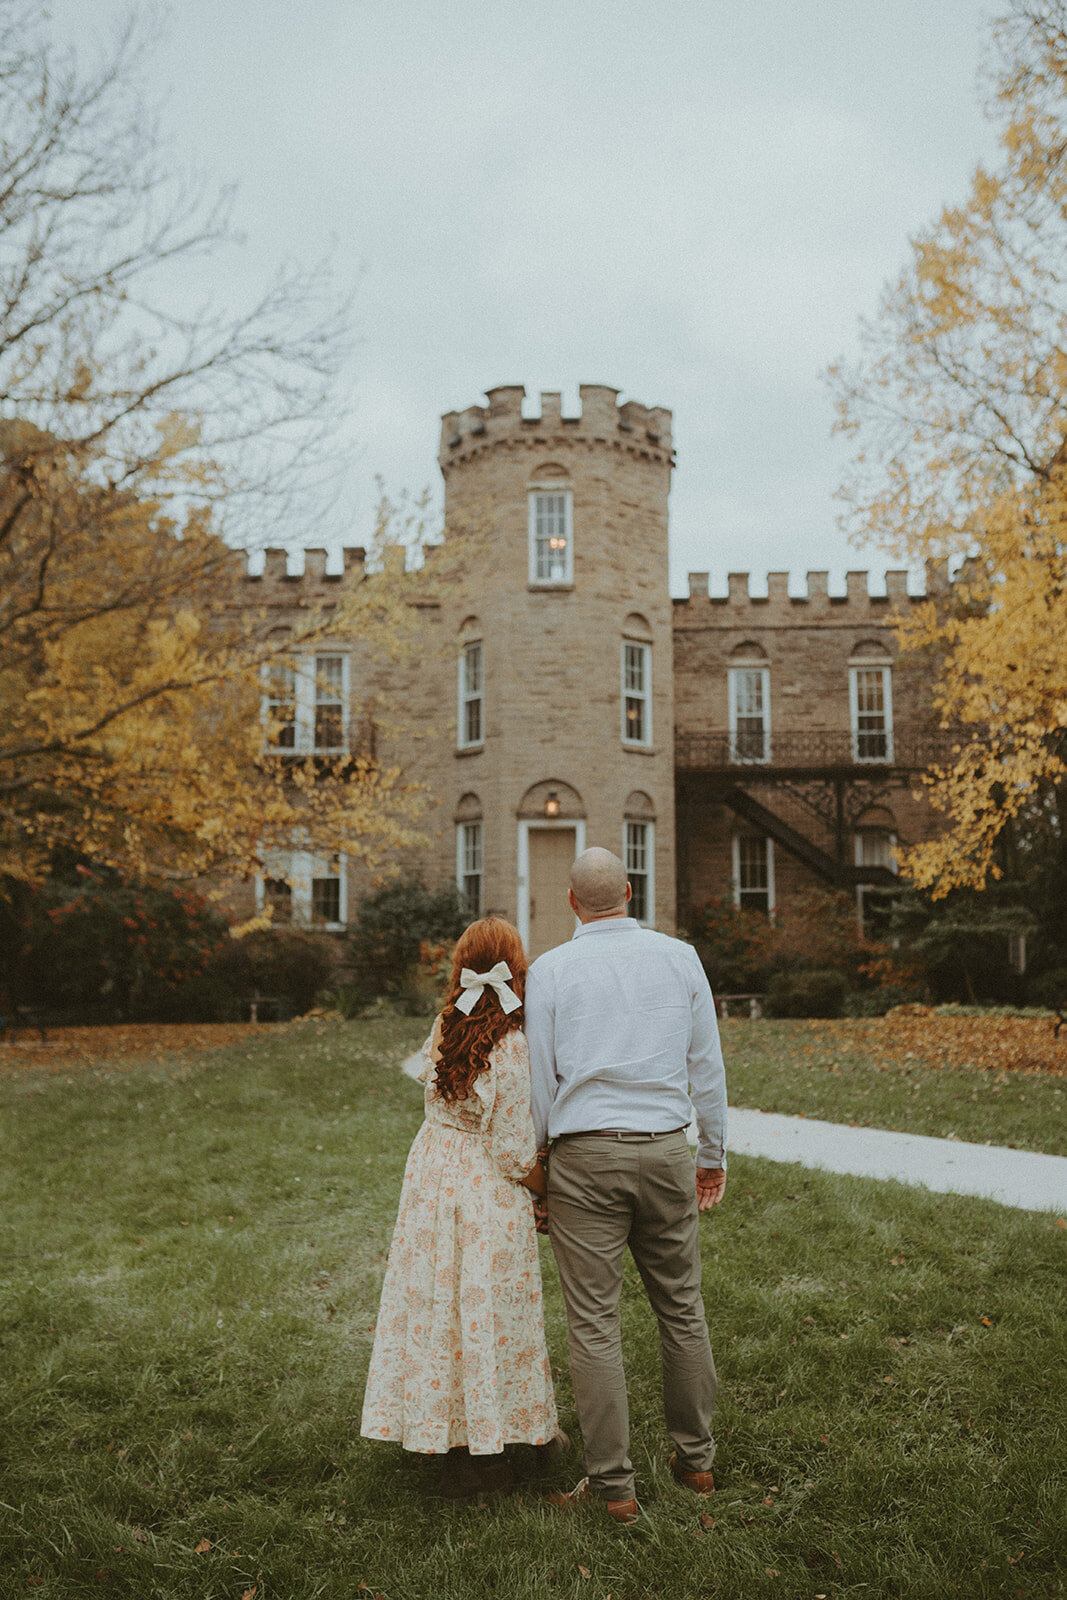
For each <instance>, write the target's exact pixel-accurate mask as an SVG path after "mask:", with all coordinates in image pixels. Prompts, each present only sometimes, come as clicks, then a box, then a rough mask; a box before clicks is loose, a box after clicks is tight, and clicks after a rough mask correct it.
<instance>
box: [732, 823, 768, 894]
mask: <svg viewBox="0 0 1067 1600" xmlns="http://www.w3.org/2000/svg"><path fill="white" fill-rule="evenodd" d="M772 852H773V845H772V844H771V841H770V839H768V838H765V837H762V836H757V835H755V834H750V833H739V834H736V835H735V836H734V893H735V896H736V899H737V904H738V905H739V906H740V907H741V908H742V910H747V911H761V912H763V913H764V914H766V913H767V912H769V911H771V910H773V908H774V855H773V853H772Z"/></svg>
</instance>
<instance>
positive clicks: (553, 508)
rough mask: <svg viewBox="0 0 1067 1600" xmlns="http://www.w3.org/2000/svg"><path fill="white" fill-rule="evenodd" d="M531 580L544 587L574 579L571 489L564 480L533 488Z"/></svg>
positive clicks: (531, 493) (531, 496) (531, 500)
mask: <svg viewBox="0 0 1067 1600" xmlns="http://www.w3.org/2000/svg"><path fill="white" fill-rule="evenodd" d="M529 537H530V582H531V583H532V584H538V585H540V586H541V587H552V586H553V585H557V586H562V585H568V584H571V583H573V582H574V551H573V543H574V541H573V531H572V516H571V491H570V489H568V488H565V487H564V486H563V485H561V484H545V485H542V486H539V487H538V488H536V489H531V490H530V508H529Z"/></svg>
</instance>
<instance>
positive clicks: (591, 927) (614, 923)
mask: <svg viewBox="0 0 1067 1600" xmlns="http://www.w3.org/2000/svg"><path fill="white" fill-rule="evenodd" d="M640 926H641V924H640V923H639V922H637V921H635V920H634V918H633V917H629V916H626V917H604V918H603V919H602V920H601V921H600V922H579V924H578V926H577V927H576V928H575V930H574V932H573V934H572V935H571V937H572V938H573V939H580V938H581V937H582V935H583V934H585V933H632V932H634V931H635V930H636V929H638V928H640Z"/></svg>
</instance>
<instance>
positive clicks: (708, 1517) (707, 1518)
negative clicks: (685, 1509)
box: [700, 1511, 715, 1528]
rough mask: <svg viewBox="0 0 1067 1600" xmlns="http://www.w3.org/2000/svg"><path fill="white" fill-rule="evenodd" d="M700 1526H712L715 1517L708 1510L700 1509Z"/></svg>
mask: <svg viewBox="0 0 1067 1600" xmlns="http://www.w3.org/2000/svg"><path fill="white" fill-rule="evenodd" d="M700 1526H701V1527H702V1528H714V1526H715V1518H714V1517H713V1516H712V1514H711V1512H710V1511H702V1512H701V1513H700Z"/></svg>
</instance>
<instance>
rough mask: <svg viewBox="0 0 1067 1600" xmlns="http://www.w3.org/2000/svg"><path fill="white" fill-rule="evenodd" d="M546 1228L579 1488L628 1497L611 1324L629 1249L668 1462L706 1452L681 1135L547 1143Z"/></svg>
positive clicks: (708, 1364) (618, 1345)
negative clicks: (579, 1450) (564, 1344)
mask: <svg viewBox="0 0 1067 1600" xmlns="http://www.w3.org/2000/svg"><path fill="white" fill-rule="evenodd" d="M548 1231H549V1237H550V1239H551V1241H552V1249H553V1251H554V1252H555V1257H556V1264H557V1266H558V1267H559V1276H560V1283H561V1284H562V1287H563V1298H564V1301H565V1302H566V1306H567V1336H568V1345H569V1351H570V1366H571V1379H572V1381H573V1384H574V1400H575V1405H576V1407H577V1410H578V1422H579V1425H580V1427H581V1430H582V1442H583V1445H584V1449H585V1467H586V1472H587V1473H588V1475H589V1484H590V1488H591V1489H592V1490H593V1492H594V1494H598V1495H600V1496H602V1497H603V1498H604V1499H606V1500H629V1499H631V1498H632V1497H633V1494H634V1474H633V1465H632V1463H631V1461H630V1453H629V1452H630V1415H629V1409H628V1406H627V1401H626V1377H625V1372H624V1367H623V1354H622V1339H621V1333H620V1322H619V1296H620V1293H621V1290H622V1270H623V1255H624V1252H625V1250H626V1248H627V1246H629V1249H630V1254H631V1255H632V1256H633V1258H634V1262H635V1264H636V1266H637V1270H638V1272H639V1273H640V1274H641V1280H642V1282H643V1283H644V1286H645V1291H646V1293H647V1294H648V1298H649V1301H650V1303H651V1305H652V1309H653V1311H654V1312H655V1314H656V1319H657V1321H658V1323H659V1338H660V1355H661V1359H662V1365H663V1407H664V1412H665V1415H666V1420H667V1431H668V1433H669V1434H670V1436H671V1438H672V1439H673V1441H674V1446H675V1449H676V1450H677V1452H678V1464H679V1466H681V1467H684V1468H686V1469H687V1470H688V1471H692V1472H706V1471H708V1470H709V1469H710V1467H711V1463H712V1459H713V1457H714V1455H715V1441H714V1439H713V1438H712V1434H711V1418H712V1412H713V1411H714V1409H715V1394H716V1389H717V1382H716V1377H715V1363H714V1360H713V1359H712V1354H711V1341H710V1339H709V1338H708V1325H707V1321H706V1320H705V1316H704V1302H703V1299H702V1297H701V1288H700V1240H699V1220H698V1212H697V1205H696V1180H695V1175H694V1166H693V1157H692V1155H691V1153H690V1150H689V1145H688V1142H687V1140H686V1136H685V1132H684V1130H683V1131H680V1132H678V1133H670V1134H661V1135H659V1136H658V1137H656V1138H652V1137H651V1136H647V1135H646V1136H644V1137H638V1136H636V1135H632V1134H631V1135H627V1136H625V1137H624V1138H622V1139H616V1138H610V1137H604V1136H603V1135H600V1134H572V1135H570V1136H568V1137H566V1138H563V1139H560V1140H558V1141H557V1142H556V1143H555V1144H554V1145H553V1146H552V1154H551V1158H550V1160H549V1168H548Z"/></svg>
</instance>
